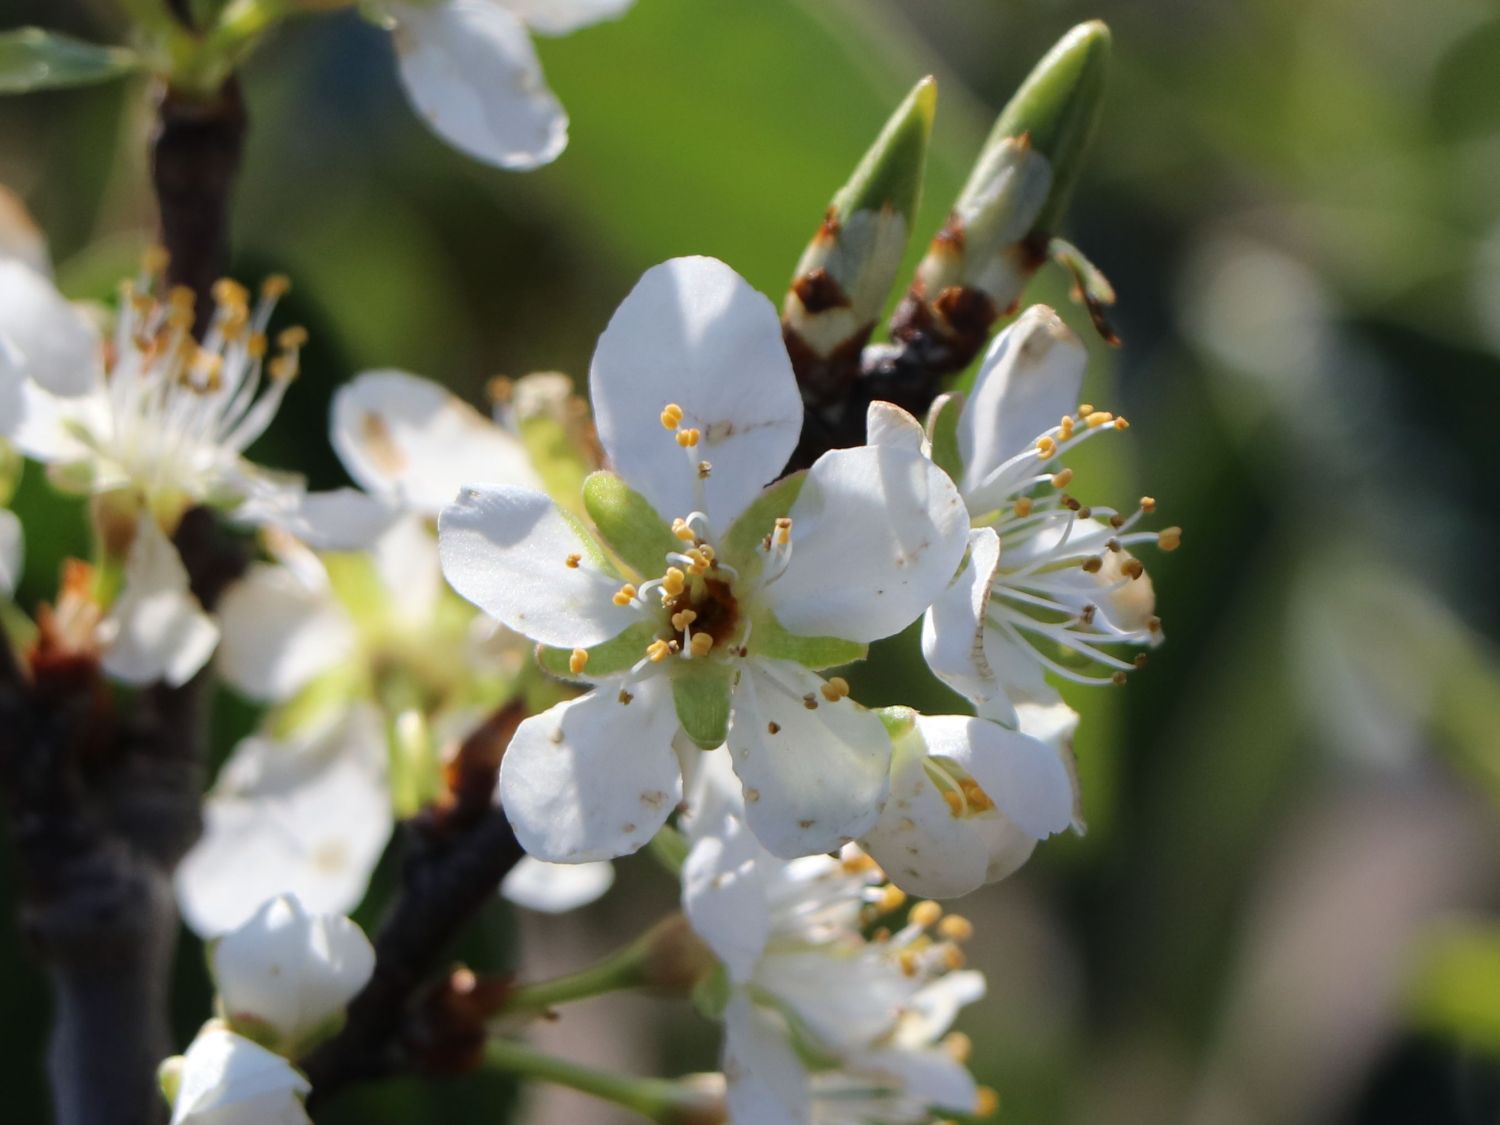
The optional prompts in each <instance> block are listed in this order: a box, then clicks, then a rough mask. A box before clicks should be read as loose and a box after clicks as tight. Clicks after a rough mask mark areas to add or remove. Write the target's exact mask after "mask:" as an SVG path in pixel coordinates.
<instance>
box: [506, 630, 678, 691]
mask: <svg viewBox="0 0 1500 1125" xmlns="http://www.w3.org/2000/svg"><path fill="white" fill-rule="evenodd" d="M660 629H661V627H660V625H659V624H657V623H656V622H653V621H638V622H636V623H635V624H634V625H632V626H630V628H628V629H626V630H625V631H624V632H623V633H620V634H619V635H618V636H614V637H611V638H610V639H609V640H607V641H601V642H600V643H599V644H596V645H595V646H594V647H593V648H589V649H584V651H585V652H587V653H588V654H589V660H588V664H586V665H585V666H584V675H585V676H587V677H588V678H589V679H591V680H593V679H599V678H601V677H604V676H618V675H619V674H620V673H622V672H627V671H629V670H630V669H631V668H632V667H634V666H635V663H636V662H637V661H638V660H640V659H641V658H642V657H643V656H645V655H646V646H647V645H649V644H650V643H651V642H652V641H654V640H656V637H657V634H658V632H660ZM572 658H573V650H572V649H570V648H551V647H549V646H547V645H537V646H536V659H537V663H538V664H540V665H541V666H542V670H543V671H544V672H548V673H551V674H552V675H554V676H556V677H557V678H558V679H561V680H576V679H578V677H577V676H575V675H574V674H573V672H572V670H571V669H570V668H569V667H568V662H569V661H570V660H571V659H572Z"/></svg>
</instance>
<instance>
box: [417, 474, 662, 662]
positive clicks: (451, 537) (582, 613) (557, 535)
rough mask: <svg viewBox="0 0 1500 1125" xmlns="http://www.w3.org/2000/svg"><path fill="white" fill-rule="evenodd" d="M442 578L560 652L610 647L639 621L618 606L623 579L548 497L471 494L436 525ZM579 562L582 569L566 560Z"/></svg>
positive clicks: (490, 490)
mask: <svg viewBox="0 0 1500 1125" xmlns="http://www.w3.org/2000/svg"><path fill="white" fill-rule="evenodd" d="M438 549H439V551H440V552H441V554H442V560H443V575H444V576H445V577H446V578H447V579H448V582H449V584H450V585H451V586H452V587H453V588H454V589H455V590H457V591H458V592H459V593H460V594H462V595H463V596H464V597H466V598H468V599H469V601H471V602H473V603H474V604H475V605H477V606H478V607H479V608H480V609H482V610H484V611H485V612H486V613H488V614H489V615H490V616H491V617H493V618H495V619H496V620H497V621H499V622H500V623H501V624H502V625H505V626H506V627H507V628H510V629H514V630H515V631H516V632H517V633H520V634H521V635H522V636H526V637H530V638H531V639H532V640H534V641H540V642H542V643H543V644H547V645H558V646H562V647H568V648H571V647H574V646H581V647H584V648H587V647H589V646H591V645H596V644H599V643H600V642H602V641H607V640H609V639H610V638H611V637H613V636H615V635H616V634H618V633H620V632H621V631H622V630H624V629H625V628H626V627H627V626H629V625H631V624H632V623H633V622H635V621H636V620H637V615H636V614H635V613H634V612H633V611H632V610H631V609H629V608H628V607H624V606H618V605H615V603H614V596H615V592H616V591H617V590H618V589H619V588H620V579H619V578H618V577H616V576H613V575H611V574H608V573H607V572H606V571H605V570H604V569H603V568H602V567H601V566H600V564H599V562H598V561H597V554H596V553H597V550H598V548H597V547H595V546H594V544H592V543H589V542H587V541H586V540H585V539H584V538H583V537H582V535H581V534H580V530H579V528H578V526H577V525H576V524H575V523H574V522H573V520H572V518H571V517H570V516H567V515H565V514H564V513H563V511H562V509H560V508H559V507H558V506H557V505H556V504H554V503H553V502H552V501H551V500H550V499H548V498H547V496H545V495H544V494H543V493H540V492H534V491H532V490H531V489H526V488H515V487H513V486H510V485H496V486H493V487H488V486H483V485H476V486H474V487H472V488H466V489H464V490H463V492H461V493H460V494H459V497H458V499H457V500H456V501H455V502H454V503H452V504H450V505H449V506H448V507H446V508H444V509H443V514H442V516H441V518H440V519H439V521H438ZM575 555H576V556H579V559H578V565H577V566H569V565H568V564H567V560H568V559H569V558H570V557H572V556H575Z"/></svg>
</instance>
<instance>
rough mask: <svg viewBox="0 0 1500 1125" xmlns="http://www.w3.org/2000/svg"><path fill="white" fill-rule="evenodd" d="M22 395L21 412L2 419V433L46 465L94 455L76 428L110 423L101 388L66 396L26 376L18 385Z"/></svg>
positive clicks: (83, 458) (89, 428) (19, 447)
mask: <svg viewBox="0 0 1500 1125" xmlns="http://www.w3.org/2000/svg"><path fill="white" fill-rule="evenodd" d="M19 395H20V404H19V410H20V413H19V414H18V415H17V416H16V417H15V418H13V419H10V420H8V421H7V422H0V433H4V434H5V436H6V437H8V438H9V439H10V441H11V444H13V445H14V446H15V447H16V448H17V449H19V450H20V451H21V452H22V453H24V454H26V456H28V457H30V458H31V459H32V460H33V461H41V462H42V463H43V464H47V465H56V464H67V463H69V462H73V461H82V460H86V459H89V458H92V457H93V456H94V454H93V452H92V451H91V450H90V449H89V448H88V446H86V445H84V444H83V442H81V441H79V439H78V436H77V431H78V430H79V429H80V428H81V429H86V430H88V431H90V432H98V431H99V428H100V425H101V423H103V424H104V425H107V424H108V423H107V421H106V419H107V417H108V413H109V404H108V402H107V401H106V400H105V398H104V395H103V392H102V390H101V391H100V392H99V393H98V394H86V395H82V396H80V397H77V398H65V397H62V396H60V395H55V394H53V393H52V392H50V391H47V390H44V389H43V388H42V387H41V386H40V385H38V384H36V383H33V382H31V381H30V380H26V381H25V382H23V383H21V385H20V387H19Z"/></svg>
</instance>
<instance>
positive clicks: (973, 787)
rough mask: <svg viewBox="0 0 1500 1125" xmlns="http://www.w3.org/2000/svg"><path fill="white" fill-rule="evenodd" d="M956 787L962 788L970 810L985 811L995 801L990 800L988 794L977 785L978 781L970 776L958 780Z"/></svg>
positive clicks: (990, 807) (991, 806) (992, 806)
mask: <svg viewBox="0 0 1500 1125" xmlns="http://www.w3.org/2000/svg"><path fill="white" fill-rule="evenodd" d="M958 787H959V788H960V789H962V790H963V794H964V800H965V801H966V802H968V805H969V811H970V812H985V811H987V810H989V809H992V808H994V807H995V802H994V801H992V800H990V795H989V794H988V793H986V792H985V791H984V790H983V789H981V788H980V787H979V782H977V781H975V780H974V779H973V778H972V777H966V778H964V779H963V780H962V781H961V782H959V784H958Z"/></svg>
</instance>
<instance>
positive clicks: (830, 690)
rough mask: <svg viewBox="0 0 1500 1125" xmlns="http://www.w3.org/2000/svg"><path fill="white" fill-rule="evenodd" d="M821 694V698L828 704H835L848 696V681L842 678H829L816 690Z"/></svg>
mask: <svg viewBox="0 0 1500 1125" xmlns="http://www.w3.org/2000/svg"><path fill="white" fill-rule="evenodd" d="M818 690H819V691H820V692H822V693H823V698H824V699H826V700H828V702H829V703H837V702H838V701H839V700H840V699H845V698H847V697H848V695H849V681H848V680H846V679H844V677H843V676H831V677H829V679H828V681H827V682H826V683H825V684H824V685H823V686H822V687H821V688H819V689H818Z"/></svg>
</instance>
